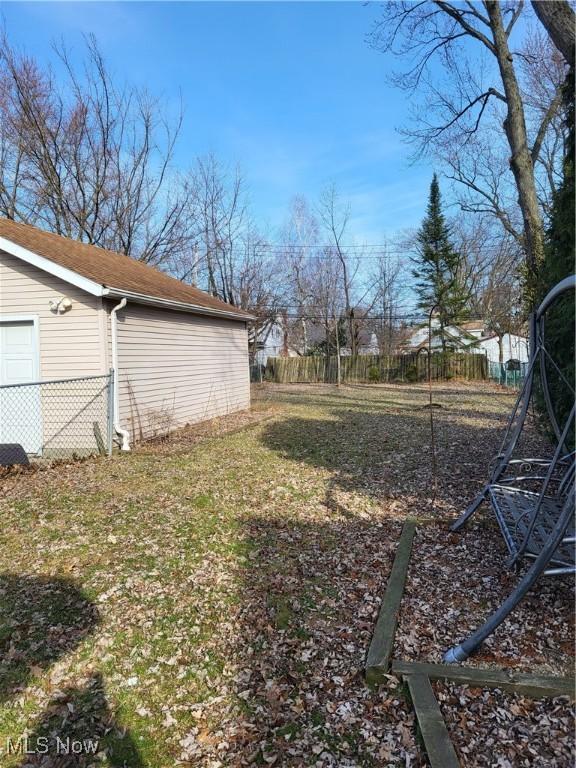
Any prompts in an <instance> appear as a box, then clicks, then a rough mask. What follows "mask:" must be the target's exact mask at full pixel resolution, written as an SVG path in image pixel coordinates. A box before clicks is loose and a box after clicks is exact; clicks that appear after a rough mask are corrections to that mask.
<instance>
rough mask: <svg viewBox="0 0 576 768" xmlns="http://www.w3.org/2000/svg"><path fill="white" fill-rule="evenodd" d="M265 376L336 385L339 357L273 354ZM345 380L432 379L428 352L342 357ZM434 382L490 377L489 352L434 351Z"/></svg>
mask: <svg viewBox="0 0 576 768" xmlns="http://www.w3.org/2000/svg"><path fill="white" fill-rule="evenodd" d="M264 375H265V378H266V379H267V380H268V381H274V382H276V383H278V384H335V383H336V379H337V375H338V366H337V360H336V357H335V356H332V357H324V356H321V355H308V356H305V357H269V358H268V362H267V364H266V371H265V374H264ZM340 375H341V381H342V383H350V384H353V383H357V384H361V383H363V384H366V383H377V382H383V383H393V382H402V381H404V382H418V381H427V379H428V357H427V355H426V354H420V355H415V354H409V355H356V356H354V357H351V356H346V357H341V358H340ZM430 375H431V378H432V380H433V381H445V380H448V379H468V380H471V381H484V380H486V379H487V378H488V361H487V359H486V356H485V355H480V354H470V353H466V352H455V353H451V354H447V355H443V354H442V353H440V352H438V353H433V354H432V358H431V361H430Z"/></svg>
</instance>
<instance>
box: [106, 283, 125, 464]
mask: <svg viewBox="0 0 576 768" xmlns="http://www.w3.org/2000/svg"><path fill="white" fill-rule="evenodd" d="M127 303H128V300H127V298H126V296H123V297H122V300H121V302H120V304H117V305H116V306H115V307H113V308H112V309H111V310H110V329H111V333H112V370H113V371H114V431H115V432H116V434H118V435H120V437H121V438H122V445H121V450H123V451H129V450H130V433H129V432H128V430H127V429H124V428H123V427H121V426H120V415H119V414H120V400H119V397H118V316H117V313H118V312H119V311H120V310H121V309H124V307H125V306H126V304H127Z"/></svg>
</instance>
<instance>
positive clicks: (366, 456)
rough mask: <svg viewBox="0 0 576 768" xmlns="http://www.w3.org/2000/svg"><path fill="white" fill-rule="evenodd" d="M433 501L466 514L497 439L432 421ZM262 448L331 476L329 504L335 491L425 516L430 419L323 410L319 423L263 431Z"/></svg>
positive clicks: (422, 414)
mask: <svg viewBox="0 0 576 768" xmlns="http://www.w3.org/2000/svg"><path fill="white" fill-rule="evenodd" d="M434 424H435V438H436V480H437V494H436V500H437V502H438V503H439V504H442V505H444V507H445V509H446V511H447V512H448V514H455V513H457V512H458V511H459V510H460V509H463V508H464V506H465V504H466V502H467V500H468V499H471V498H472V496H473V495H474V493H475V492H476V491H477V490H479V489H480V488H481V487H482V485H483V483H484V482H485V481H486V476H487V475H486V472H487V470H486V467H487V465H488V464H489V462H490V460H491V458H492V456H493V455H494V454H495V452H496V450H497V448H498V445H499V440H500V437H501V431H500V430H498V429H492V428H488V427H481V426H479V425H478V424H473V423H472V424H471V423H470V420H462V422H459V421H458V420H457V419H455V418H454V417H453V415H451V414H448V413H443V412H440V413H435V414H434ZM261 440H262V442H263V443H264V444H265V445H266V446H267V447H269V448H272V449H273V450H274V451H275V452H277V453H279V454H280V455H281V456H283V457H284V458H286V459H288V460H290V461H292V462H305V463H306V464H309V465H311V466H314V467H318V468H321V469H326V470H329V471H330V472H331V473H332V476H331V478H330V480H329V483H328V486H329V488H328V493H327V504H334V503H335V502H334V501H333V499H330V498H329V497H330V496H333V495H334V493H335V492H336V491H337V490H338V489H340V490H341V491H344V492H355V493H358V494H362V495H365V496H367V497H369V498H371V499H373V500H376V501H379V502H386V501H393V500H396V499H401V500H404V501H406V500H410V503H412V504H414V505H416V504H417V505H418V508H414V509H413V510H412V514H414V515H422V514H426V513H427V511H428V510H427V504H426V502H427V501H430V500H431V497H432V488H433V468H432V456H431V444H430V421H429V412H428V411H425V410H420V411H415V412H412V413H407V412H406V411H403V412H401V413H382V412H374V411H366V410H355V409H352V408H349V409H348V408H338V409H328V410H327V416H326V418H324V419H309V418H300V417H297V416H295V417H291V418H288V419H284V420H282V421H273V422H270V423H269V424H267V425H266V426H265V427H264V429H263V430H262V436H261Z"/></svg>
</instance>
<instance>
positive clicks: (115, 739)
mask: <svg viewBox="0 0 576 768" xmlns="http://www.w3.org/2000/svg"><path fill="white" fill-rule="evenodd" d="M25 743H26V748H27V750H28V752H29V753H30V754H28V755H27V756H26V758H25V760H24V762H23V763H22V764H21V766H20V768H27V767H28V766H30V767H32V766H42V768H91V766H94V765H97V764H98V763H97V762H96V761H97V760H98V761H100V760H101V759H103V756H104V754H105V755H106V765H109V766H114V768H144V763H143V762H142V760H141V758H140V755H139V752H138V748H137V747H136V744H135V743H134V741H133V739H132V737H131V736H130V733H129V732H128V731H127V730H126V729H124V728H122V727H121V726H119V725H118V723H117V722H116V721H115V717H114V713H113V712H112V711H111V710H110V707H109V705H108V701H107V699H106V693H105V689H104V683H103V680H102V676H101V675H99V674H94V675H92V676H91V677H90V678H89V679H88V680H87V681H86V682H85V684H83V685H82V686H81V687H69V688H64V689H63V690H62V691H58V692H57V693H56V694H55V695H54V697H53V698H52V700H51V701H50V703H49V704H48V706H47V707H46V709H45V711H44V713H43V715H42V717H41V718H40V720H39V722H38V723H37V725H36V728H35V729H34V732H33V733H32V735H31V736H29V737H28V739H27V740H26V742H25ZM96 755H98V757H96Z"/></svg>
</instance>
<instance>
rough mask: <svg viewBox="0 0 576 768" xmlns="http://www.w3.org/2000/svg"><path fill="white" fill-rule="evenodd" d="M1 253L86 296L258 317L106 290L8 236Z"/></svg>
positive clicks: (1, 239) (240, 317)
mask: <svg viewBox="0 0 576 768" xmlns="http://www.w3.org/2000/svg"><path fill="white" fill-rule="evenodd" d="M0 250H1V251H5V252H6V253H9V254H10V255H11V256H14V257H15V258H17V259H20V260H21V261H24V262H26V263H27V264H30V265H31V266H33V267H37V268H38V269H41V270H42V271H43V272H47V273H48V274H50V275H54V277H59V278H60V279H61V280H63V281H64V282H66V283H69V284H70V285H75V286H76V287H77V288H80V289H81V290H83V291H86V293H89V294H91V295H92V296H110V297H111V298H114V297H118V298H122V297H123V296H125V297H126V298H127V299H131V300H132V301H135V302H137V303H138V304H152V305H154V306H157V307H164V308H165V309H176V310H179V311H180V312H193V313H194V314H197V315H210V316H213V317H226V318H230V319H234V320H243V321H245V322H248V321H250V320H255V319H256V318H255V316H254V315H250V314H248V313H245V312H235V311H234V310H233V309H231V310H230V311H228V310H221V309H215V308H211V307H202V306H200V305H198V304H192V303H188V302H183V301H173V300H171V299H161V298H158V297H156V296H147V295H146V294H139V293H135V292H131V291H123V290H122V289H120V288H111V287H106V286H104V285H102V284H101V283H98V282H95V281H94V280H90V279H89V278H87V277H83V276H82V275H80V274H78V272H75V271H74V270H72V269H68V267H63V266H61V265H60V264H57V263H56V262H55V261H52V260H51V259H47V258H46V257H45V256H40V254H38V253H35V252H34V251H30V250H29V249H28V248H24V247H23V246H21V245H18V244H17V243H15V242H13V241H12V240H9V239H8V238H6V237H0Z"/></svg>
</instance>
